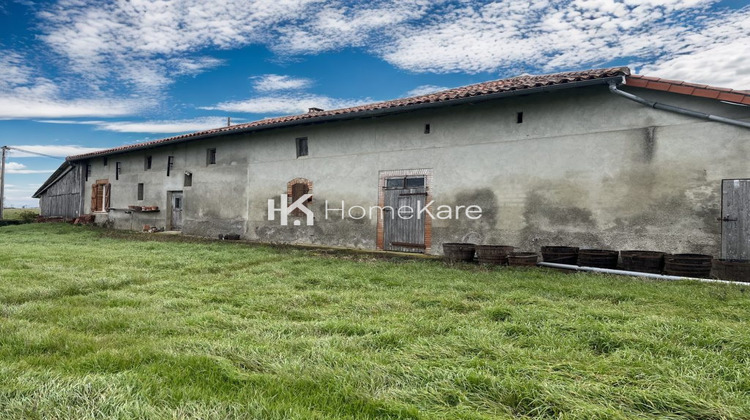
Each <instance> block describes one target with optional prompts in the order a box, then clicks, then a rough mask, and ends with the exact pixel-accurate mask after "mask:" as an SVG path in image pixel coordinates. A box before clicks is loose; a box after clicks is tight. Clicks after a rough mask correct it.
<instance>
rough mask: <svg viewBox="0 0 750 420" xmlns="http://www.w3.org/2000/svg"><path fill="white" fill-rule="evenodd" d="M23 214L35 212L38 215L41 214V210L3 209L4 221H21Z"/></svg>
mask: <svg viewBox="0 0 750 420" xmlns="http://www.w3.org/2000/svg"><path fill="white" fill-rule="evenodd" d="M23 212H34V213H36V214H39V208H29V209H18V208H5V209H3V219H6V220H20V219H21V213H23Z"/></svg>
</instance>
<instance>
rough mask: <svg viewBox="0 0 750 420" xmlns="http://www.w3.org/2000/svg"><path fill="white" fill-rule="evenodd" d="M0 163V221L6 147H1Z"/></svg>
mask: <svg viewBox="0 0 750 420" xmlns="http://www.w3.org/2000/svg"><path fill="white" fill-rule="evenodd" d="M2 149H3V157H2V163H0V220H3V208H5V156H6V155H7V153H8V146H3V147H2Z"/></svg>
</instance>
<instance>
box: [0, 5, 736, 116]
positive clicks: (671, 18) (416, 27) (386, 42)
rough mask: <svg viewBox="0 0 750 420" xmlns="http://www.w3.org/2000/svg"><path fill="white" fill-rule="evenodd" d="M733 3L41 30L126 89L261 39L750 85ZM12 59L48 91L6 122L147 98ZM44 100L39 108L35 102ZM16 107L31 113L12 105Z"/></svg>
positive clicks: (97, 74) (299, 48)
mask: <svg viewBox="0 0 750 420" xmlns="http://www.w3.org/2000/svg"><path fill="white" fill-rule="evenodd" d="M716 4H718V6H717V5H716ZM721 7H723V6H721V4H720V3H719V2H718V0H562V1H554V2H553V1H551V0H530V1H529V2H517V1H511V0H498V1H472V0H461V1H448V0H372V1H369V2H349V1H344V0H326V1H323V0H253V1H245V0H228V1H225V2H222V3H221V6H217V5H216V4H214V3H211V2H205V1H204V0H182V1H166V0H161V1H147V0H130V1H125V0H116V1H111V2H94V1H91V0H59V1H58V2H57V3H56V4H54V5H53V6H50V7H47V8H46V9H45V10H44V11H43V12H40V13H39V15H38V18H39V20H40V25H39V28H40V29H41V31H42V35H41V36H40V39H42V40H43V41H44V42H45V44H46V45H47V46H48V47H49V48H50V49H51V50H52V51H53V52H54V54H55V57H56V60H52V61H53V64H58V65H60V64H63V65H64V67H63V70H65V71H64V72H63V73H66V72H68V73H72V74H75V75H76V76H78V77H77V79H79V80H83V81H84V82H85V83H86V84H87V86H90V87H93V92H112V91H118V89H124V90H125V91H127V92H135V93H137V94H139V95H141V97H147V98H155V99H161V98H160V96H161V95H160V94H161V93H164V92H165V88H166V87H167V86H168V85H169V84H171V83H173V81H174V80H175V78H177V77H180V76H184V75H196V74H199V73H201V72H205V71H208V70H210V69H213V68H216V67H217V66H220V65H222V64H223V61H222V60H219V59H217V58H215V57H211V56H210V53H211V51H216V50H222V49H237V48H242V47H245V46H248V45H261V44H262V45H265V46H267V47H268V48H270V49H271V50H272V51H274V52H276V53H277V54H278V55H280V56H282V57H288V56H293V55H299V54H318V53H321V52H325V51H335V50H337V49H342V48H350V47H354V48H359V49H361V50H362V51H364V52H366V53H369V54H374V55H377V56H379V57H381V58H383V59H384V60H386V61H387V62H389V63H391V64H392V65H394V66H396V67H398V68H400V69H403V70H407V71H413V72H433V73H450V72H468V73H479V72H497V73H501V74H502V75H512V74H518V73H523V72H529V73H541V72H551V71H558V70H569V69H581V68H587V67H598V66H603V65H610V64H611V63H613V62H617V61H618V60H629V61H632V62H636V63H644V64H645V66H644V67H643V69H644V71H645V70H648V71H653V72H655V73H657V74H664V75H680V76H679V77H680V78H684V79H688V80H696V79H700V81H704V82H707V83H714V84H728V85H729V86H732V87H734V86H735V85H736V84H737V83H738V82H739V83H741V84H742V85H744V86H747V84H746V82H745V80H746V79H745V75H746V64H745V63H748V62H750V53H748V51H747V45H750V34H748V28H750V24H748V22H747V20H746V18H747V16H748V15H750V8H748V7H745V8H743V9H740V10H730V9H726V8H724V9H722V8H721ZM726 52H731V54H729V55H728V56H727V55H724V53H726ZM4 57H5V58H3V59H0V72H2V74H5V75H7V78H6V80H7V82H3V81H0V94H2V84H3V83H5V84H6V85H7V84H10V85H13V86H14V89H16V90H17V88H18V86H19V85H23V87H24V88H26V89H28V90H29V91H30V92H36V94H35V95H36V96H34V95H31V96H29V95H24V94H22V93H19V92H15V93H14V94H12V95H8V94H3V95H4V96H5V97H6V100H5V102H4V104H3V103H2V101H0V118H3V115H5V118H26V117H28V116H29V115H34V116H37V117H39V116H46V115H53V114H55V116H57V117H64V116H74V115H76V116H77V115H104V116H111V115H113V114H116V115H126V114H128V113H132V112H133V111H134V110H137V109H138V107H143V106H147V105H149V104H144V103H143V101H138V100H134V101H133V102H132V103H127V101H125V102H124V103H119V105H120V106H119V108H118V107H111V106H107V105H108V104H113V103H114V102H106V101H107V99H106V98H104V99H102V98H100V97H105V96H106V95H104V94H101V93H99V94H98V96H97V95H95V97H83V96H80V97H78V98H68V97H64V95H62V94H60V93H59V92H55V91H51V90H50V86H49V85H50V84H49V83H46V82H48V81H45V80H38V79H36V78H35V77H34V74H38V72H36V71H35V70H37V69H32V68H30V67H28V66H26V65H25V64H24V61H23V57H19V56H18V55H17V54H10V55H8V54H5V55H4ZM738 63H739V64H738ZM6 69H9V71H6ZM255 86H256V89H257V91H258V92H261V93H268V92H274V91H277V90H291V89H303V88H305V87H308V86H309V80H307V79H301V78H294V77H292V76H282V75H265V76H262V77H260V78H258V79H257V80H256V81H255ZM54 87H55V86H53V88H54ZM45 90H46V91H45ZM8 97H10V98H11V100H7V98H8ZM38 98H41V100H40V101H39V102H40V103H41V104H42V106H41V107H39V109H40V110H41V111H36V107H34V106H33V102H34V100H35V99H38ZM83 98H85V100H84V99H83ZM276 99H278V98H276ZM282 99H283V98H282ZM24 101H27V102H24ZM86 101H91V103H88V102H86ZM97 101H104V103H102V104H100V103H99V102H97ZM246 102H247V101H245V102H243V103H245V104H246V105H247V103H246ZM272 102H275V103H278V102H279V101H278V100H275V99H274V98H257V99H255V100H253V101H252V103H253V104H255V105H249V107H250V108H253V109H256V108H259V109H266V108H271V109H276V110H279V109H284V110H285V112H286V111H288V110H289V109H291V108H294V109H295V110H297V111H298V110H299V109H300V108H299V106H290V105H288V103H289V102H290V101H289V100H282V102H284V103H286V104H287V105H284V106H281V105H279V106H276V107H273V106H271V105H272V104H271V103H272ZM15 104H19V105H21V106H19V107H16V108H19V109H22V110H24V111H23V112H13V110H12V108H13V105H15ZM232 104H234V105H237V106H239V104H240V103H239V102H236V103H232ZM263 104H265V105H263ZM99 105H102V106H99ZM151 105H153V104H151ZM220 105H222V106H224V107H225V108H226V107H227V106H229V105H227V104H220ZM95 109H99V110H101V111H100V113H93V110H95ZM217 109H222V108H218V106H217ZM103 111H108V112H110V113H112V114H101V112H103ZM277 112H278V111H277Z"/></svg>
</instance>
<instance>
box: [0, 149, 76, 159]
mask: <svg viewBox="0 0 750 420" xmlns="http://www.w3.org/2000/svg"><path fill="white" fill-rule="evenodd" d="M5 147H6V148H8V149H10V150H18V151H19V152H23V153H28V154H30V155H38V156H44V157H48V158H52V159H58V160H65V158H62V157H60V156H52V155H45V154H44V153H39V152H32V151H31V150H25V149H21V148H18V147H10V146H5Z"/></svg>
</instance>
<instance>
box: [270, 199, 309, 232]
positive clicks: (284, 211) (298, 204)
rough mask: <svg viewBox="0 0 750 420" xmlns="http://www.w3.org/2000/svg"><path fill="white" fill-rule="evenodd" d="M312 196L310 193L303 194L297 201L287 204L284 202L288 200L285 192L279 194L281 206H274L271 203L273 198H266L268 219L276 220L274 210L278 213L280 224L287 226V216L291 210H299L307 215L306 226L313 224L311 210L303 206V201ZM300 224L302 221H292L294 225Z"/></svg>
mask: <svg viewBox="0 0 750 420" xmlns="http://www.w3.org/2000/svg"><path fill="white" fill-rule="evenodd" d="M310 197H312V194H304V195H303V196H302V197H300V198H298V199H297V201H295V202H294V203H292V204H291V205H289V206H287V205H286V203H287V201H288V197H287V195H286V194H281V201H280V203H281V207H280V208H278V209H277V208H276V207H275V206H274V205H273V199H269V200H268V220H276V212H278V213H279V220H281V226H287V216H289V215H290V214H291V213H292V211H294V210H299V211H301V212H302V213H304V214H305V216H306V217H307V226H312V225H313V212H312V210H310V209H308V208H307V207H305V204H304V203H305V202H306V201H307V200H308V199H309V198H310ZM301 224H302V221H301V220H299V219H297V220H295V221H294V226H299V225H301Z"/></svg>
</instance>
